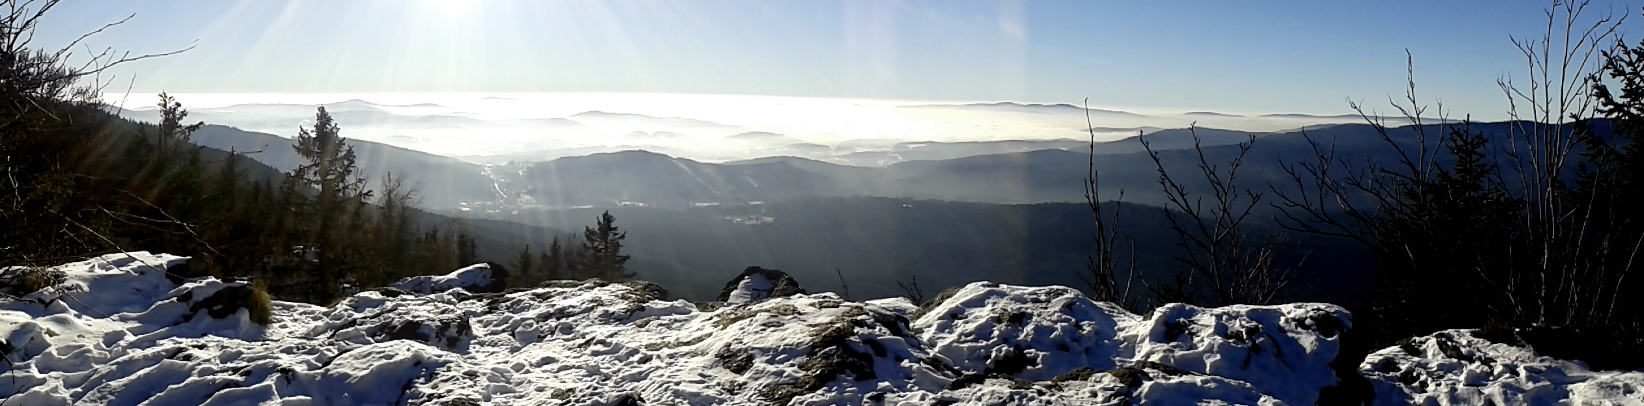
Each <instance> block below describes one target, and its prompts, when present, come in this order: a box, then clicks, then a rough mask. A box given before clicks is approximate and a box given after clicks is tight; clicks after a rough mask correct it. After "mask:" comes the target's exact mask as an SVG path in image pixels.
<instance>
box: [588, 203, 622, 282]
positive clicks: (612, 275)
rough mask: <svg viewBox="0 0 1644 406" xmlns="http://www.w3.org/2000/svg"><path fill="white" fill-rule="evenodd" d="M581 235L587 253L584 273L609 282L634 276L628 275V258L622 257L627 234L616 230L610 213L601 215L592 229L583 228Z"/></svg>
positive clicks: (614, 221)
mask: <svg viewBox="0 0 1644 406" xmlns="http://www.w3.org/2000/svg"><path fill="white" fill-rule="evenodd" d="M582 235H583V243H582V248H583V250H585V251H587V256H586V257H584V262H583V263H584V264H585V266H584V269H585V272H588V273H591V274H592V276H594V277H596V278H600V279H605V280H609V281H622V280H627V279H628V278H632V277H633V276H634V275H633V274H630V273H628V266H627V262H628V256H627V255H622V240H624V239H626V238H628V233H625V232H621V231H618V230H617V226H616V217H615V216H612V215H611V212H610V211H606V212H605V213H604V214H601V215H600V216H599V219H598V220H597V222H596V223H595V224H594V227H584V228H583V234H582Z"/></svg>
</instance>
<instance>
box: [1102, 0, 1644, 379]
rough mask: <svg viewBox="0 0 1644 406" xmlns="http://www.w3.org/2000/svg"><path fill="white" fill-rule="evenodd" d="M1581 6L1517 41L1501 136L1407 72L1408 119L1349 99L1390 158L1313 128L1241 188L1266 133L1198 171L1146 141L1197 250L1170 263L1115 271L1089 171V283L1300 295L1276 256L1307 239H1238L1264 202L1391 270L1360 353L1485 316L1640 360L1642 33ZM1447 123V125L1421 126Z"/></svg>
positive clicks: (1560, 346)
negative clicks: (1144, 272)
mask: <svg viewBox="0 0 1644 406" xmlns="http://www.w3.org/2000/svg"><path fill="white" fill-rule="evenodd" d="M1585 7H1586V3H1585V2H1557V3H1554V5H1553V7H1552V9H1551V10H1550V11H1549V12H1548V13H1547V15H1548V18H1549V20H1550V22H1549V25H1548V26H1549V27H1550V28H1549V31H1548V33H1547V35H1546V36H1545V38H1544V39H1539V40H1534V41H1520V42H1515V44H1516V45H1518V46H1519V48H1520V50H1521V51H1522V52H1523V54H1524V55H1525V56H1526V57H1527V62H1528V66H1530V70H1531V72H1530V73H1531V75H1530V76H1529V77H1530V82H1529V83H1514V82H1512V81H1510V80H1503V81H1502V82H1501V85H1502V88H1503V90H1504V91H1505V93H1506V95H1507V98H1508V102H1509V103H1510V104H1509V109H1508V112H1509V114H1511V117H1510V118H1511V121H1509V122H1508V125H1506V126H1504V127H1505V128H1506V130H1505V131H1504V133H1501V134H1496V133H1488V134H1487V133H1484V132H1479V131H1475V130H1474V129H1473V127H1472V126H1471V125H1469V124H1468V120H1465V119H1463V120H1451V119H1450V117H1448V116H1446V115H1445V113H1444V112H1443V111H1442V110H1440V111H1435V112H1429V111H1428V110H1427V107H1426V106H1424V105H1422V104H1421V103H1420V102H1419V100H1418V99H1417V98H1416V88H1415V80H1414V77H1413V73H1412V77H1411V80H1410V87H1409V89H1408V92H1407V97H1406V98H1405V100H1403V101H1402V102H1399V103H1396V104H1395V105H1394V106H1393V107H1394V108H1395V109H1397V110H1398V111H1400V112H1402V113H1403V114H1404V116H1405V118H1407V119H1408V122H1409V125H1408V126H1407V127H1403V128H1395V127H1393V126H1391V125H1388V124H1387V123H1385V122H1383V121H1382V119H1380V118H1375V117H1376V116H1375V115H1374V114H1368V113H1364V110H1363V108H1362V107H1361V106H1359V105H1357V104H1354V105H1353V106H1352V107H1353V108H1355V109H1357V110H1359V111H1360V112H1361V114H1363V115H1364V116H1365V118H1366V119H1367V121H1370V124H1371V126H1372V127H1373V128H1374V129H1375V130H1376V131H1375V132H1376V136H1378V137H1379V138H1380V140H1379V141H1380V142H1381V144H1383V146H1384V147H1386V148H1389V149H1390V150H1391V151H1394V152H1395V153H1396V154H1395V156H1396V159H1393V160H1390V161H1379V162H1378V161H1373V160H1371V161H1358V160H1349V159H1346V158H1341V157H1338V156H1337V155H1336V152H1335V148H1334V144H1333V142H1334V141H1332V140H1321V139H1312V138H1309V142H1310V143H1311V145H1312V147H1313V152H1314V154H1313V156H1310V157H1299V158H1300V159H1298V160H1293V161H1288V162H1285V163H1284V170H1283V172H1284V173H1282V174H1279V176H1278V177H1277V179H1269V181H1270V182H1272V183H1271V184H1270V186H1269V187H1268V188H1267V190H1243V189H1240V188H1239V186H1238V183H1237V182H1235V181H1234V178H1235V176H1236V174H1237V171H1238V168H1239V166H1240V163H1241V161H1242V159H1243V157H1244V156H1245V154H1244V152H1246V151H1248V150H1249V149H1250V148H1251V144H1252V143H1255V142H1256V139H1255V138H1252V139H1251V140H1250V141H1248V142H1246V143H1244V144H1241V145H1239V146H1237V148H1239V151H1238V153H1237V154H1236V155H1235V156H1236V158H1234V159H1233V160H1232V161H1229V162H1215V161H1213V160H1207V159H1206V155H1205V153H1204V149H1202V148H1194V151H1196V152H1197V153H1198V154H1197V155H1196V156H1194V155H1193V152H1187V153H1185V154H1184V155H1186V156H1181V157H1178V159H1195V158H1196V159H1197V164H1198V168H1199V169H1200V170H1201V172H1202V178H1201V177H1200V175H1201V174H1171V173H1167V172H1166V171H1165V170H1164V168H1165V167H1166V165H1165V164H1163V163H1160V156H1161V155H1160V153H1158V152H1155V151H1152V150H1151V149H1150V150H1149V153H1150V154H1151V155H1152V156H1153V158H1154V161H1155V163H1157V164H1158V168H1159V185H1160V187H1161V188H1162V189H1163V190H1164V192H1165V194H1166V195H1167V197H1168V202H1169V204H1168V208H1167V211H1169V212H1170V213H1172V214H1170V215H1169V216H1168V217H1169V218H1170V219H1171V220H1172V227H1171V228H1172V230H1173V231H1174V232H1175V233H1176V234H1177V235H1178V236H1179V238H1178V242H1179V244H1178V245H1179V246H1180V247H1181V248H1182V249H1183V250H1184V251H1185V252H1186V253H1185V254H1183V255H1182V256H1180V257H1178V258H1177V261H1178V262H1179V264H1180V269H1181V270H1180V272H1179V273H1177V274H1175V275H1174V277H1167V278H1152V279H1142V280H1131V279H1126V277H1128V276H1129V275H1134V274H1135V273H1134V272H1129V273H1127V272H1124V271H1123V269H1119V264H1122V263H1123V261H1118V260H1116V258H1119V257H1120V256H1121V255H1122V254H1123V251H1122V249H1123V248H1124V247H1125V242H1124V241H1119V240H1117V239H1115V238H1114V237H1113V236H1114V235H1117V234H1116V233H1115V230H1114V228H1113V224H1114V223H1115V221H1116V217H1114V216H1115V214H1114V213H1112V212H1111V211H1108V212H1106V213H1104V212H1103V206H1100V205H1097V204H1095V202H1097V201H1099V200H1098V196H1097V195H1096V193H1095V191H1096V190H1097V188H1096V185H1097V184H1096V182H1097V181H1098V179H1099V178H1098V177H1097V176H1096V175H1097V174H1096V173H1094V169H1093V170H1092V173H1091V176H1090V178H1089V181H1087V190H1089V191H1090V193H1089V194H1088V195H1087V198H1088V199H1089V202H1090V203H1091V206H1090V207H1091V211H1092V212H1093V213H1094V214H1095V219H1096V223H1095V224H1094V226H1095V228H1096V229H1097V234H1098V235H1097V237H1096V240H1095V242H1094V247H1095V252H1096V253H1095V254H1094V255H1092V259H1091V261H1090V265H1089V267H1088V269H1087V270H1086V271H1085V272H1084V274H1085V275H1087V276H1088V277H1089V279H1088V280H1090V281H1091V290H1092V291H1093V292H1095V294H1096V297H1098V298H1101V299H1104V300H1114V301H1124V300H1126V299H1132V300H1134V298H1136V297H1137V296H1142V297H1146V298H1148V299H1150V300H1154V301H1187V302H1192V303H1198V304H1206V305H1226V304H1237V303H1256V304H1260V303H1271V302H1282V301H1287V300H1291V299H1292V298H1294V297H1295V296H1293V295H1294V292H1295V291H1296V290H1295V288H1297V287H1296V286H1294V285H1290V284H1289V283H1290V282H1292V281H1293V279H1292V278H1291V277H1290V276H1289V275H1291V274H1292V273H1291V270H1292V269H1294V268H1293V266H1294V264H1293V263H1285V262H1284V261H1275V260H1274V258H1276V257H1275V256H1274V253H1275V252H1277V251H1279V250H1284V249H1295V248H1285V247H1283V246H1282V244H1275V243H1274V242H1272V241H1264V240H1263V239H1262V236H1260V235H1243V236H1241V235H1240V231H1239V230H1240V229H1241V228H1242V227H1241V223H1242V222H1243V221H1244V219H1245V218H1247V217H1248V216H1249V215H1250V214H1251V213H1253V212H1255V211H1254V210H1253V209H1254V208H1255V207H1257V205H1258V204H1261V205H1268V206H1270V207H1271V209H1273V212H1275V213H1277V214H1276V215H1275V216H1274V219H1273V220H1275V221H1276V222H1278V223H1279V224H1281V225H1282V226H1283V227H1285V228H1288V229H1290V230H1293V231H1299V232H1305V233H1311V234H1314V235H1319V236H1325V237H1332V238H1340V239H1346V240H1351V241H1354V242H1357V243H1358V244H1360V245H1362V246H1364V247H1366V248H1368V249H1369V250H1370V251H1371V252H1373V253H1374V254H1375V256H1376V259H1377V264H1376V269H1377V271H1378V274H1379V282H1378V283H1377V285H1376V287H1375V290H1374V293H1373V294H1372V295H1371V297H1369V298H1367V303H1368V305H1367V306H1364V307H1363V308H1360V309H1355V317H1354V327H1355V329H1356V330H1358V331H1359V333H1358V335H1359V336H1361V337H1364V338H1362V339H1360V340H1362V341H1359V342H1357V343H1355V344H1354V346H1357V347H1359V348H1358V349H1356V351H1367V350H1369V349H1374V348H1385V347H1386V346H1390V345H1393V344H1394V343H1396V342H1397V341H1398V340H1400V339H1404V338H1408V337H1411V336H1414V335H1421V334H1429V333H1432V332H1434V331H1438V330H1443V329H1455V328H1481V330H1479V332H1478V334H1479V335H1481V336H1484V337H1487V338H1489V339H1492V340H1498V341H1501V342H1505V343H1508V344H1517V343H1521V342H1529V343H1531V344H1532V345H1534V346H1535V348H1536V350H1537V351H1539V352H1541V353H1542V354H1544V355H1552V356H1557V357H1568V358H1575V359H1581V360H1585V361H1587V362H1589V363H1590V364H1592V365H1593V366H1594V367H1597V368H1601V369H1602V368H1622V369H1636V368H1640V367H1644V350H1640V348H1644V301H1640V300H1638V298H1637V292H1639V291H1640V290H1639V289H1638V288H1637V286H1638V284H1639V283H1641V282H1644V281H1640V279H1641V278H1644V275H1641V274H1640V273H1641V272H1639V271H1638V268H1639V267H1640V265H1639V264H1641V262H1640V260H1641V259H1644V258H1640V254H1641V253H1644V252H1641V251H1644V145H1641V143H1640V142H1638V141H1639V140H1640V138H1639V137H1641V136H1644V42H1640V43H1637V44H1628V43H1625V42H1622V41H1621V40H1619V39H1618V38H1616V37H1614V36H1613V35H1614V34H1615V33H1616V32H1618V29H1619V28H1618V27H1619V25H1618V24H1619V20H1618V19H1617V20H1612V19H1611V18H1609V16H1605V17H1602V18H1599V19H1597V21H1596V22H1593V23H1591V24H1590V25H1586V26H1583V25H1582V24H1583V23H1581V21H1587V20H1586V19H1585V18H1584V17H1583V16H1582V12H1583V11H1584V9H1585ZM1583 69H1585V70H1583ZM1435 119H1436V120H1438V122H1441V123H1444V124H1439V125H1430V124H1425V123H1430V122H1433V120H1435ZM1406 137H1413V138H1414V139H1413V140H1411V139H1407V138H1406ZM1143 140H1144V143H1145V141H1146V138H1145V137H1144V138H1143ZM1093 159H1094V158H1093ZM1092 168H1094V164H1093V165H1092ZM1184 175H1187V177H1193V178H1195V179H1202V180H1199V183H1201V184H1204V185H1207V186H1206V187H1205V188H1202V189H1190V188H1186V187H1184V186H1182V183H1181V182H1178V181H1177V180H1176V179H1181V178H1182V177H1184ZM1127 287H1131V288H1132V289H1135V290H1137V291H1138V292H1141V294H1140V295H1130V292H1131V290H1132V289H1126V288H1127ZM1349 351H1350V352H1351V351H1355V350H1352V349H1350V350H1349Z"/></svg>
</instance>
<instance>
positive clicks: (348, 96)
mask: <svg viewBox="0 0 1644 406" xmlns="http://www.w3.org/2000/svg"><path fill="white" fill-rule="evenodd" d="M172 96H174V97H176V99H177V100H178V101H179V102H181V103H183V105H184V106H185V107H186V108H188V109H189V110H190V111H191V112H192V115H191V116H190V121H195V120H203V121H206V122H207V123H208V124H221V125H227V126H232V127H237V128H240V129H244V130H248V131H256V132H264V133H269V134H274V135H278V136H282V137H287V138H290V137H294V136H295V135H296V133H297V131H298V128H299V127H301V126H307V125H310V124H311V121H312V118H313V113H314V111H313V108H314V107H316V106H321V105H325V106H328V110H329V111H331V112H332V114H333V115H338V116H339V124H340V125H341V127H342V130H343V136H345V137H349V138H354V139H363V140H369V141H374V142H381V143H386V144H390V145H395V146H399V147H404V148H409V149H415V150H419V151H424V152H428V153H433V154H438V155H446V156H496V155H520V154H529V153H532V152H538V151H560V152H558V153H551V152H550V153H547V154H546V155H544V157H545V158H552V157H556V156H565V155H582V153H567V152H579V151H580V152H601V151H608V150H613V149H648V150H656V151H659V152H665V153H673V154H676V155H681V156H684V157H688V158H692V159H698V160H705V161H728V160H737V159H750V158H760V157H765V156H773V155H806V154H803V153H791V154H783V153H782V152H783V151H786V150H787V149H791V148H810V149H816V148H820V147H828V148H833V149H835V150H838V151H839V153H841V154H843V153H850V152H859V151H860V150H862V149H864V148H866V149H874V148H878V147H888V146H890V145H893V144H896V143H906V142H967V141H1005V140H1026V141H1033V140H1064V139H1072V140H1081V141H1082V140H1088V139H1089V138H1090V133H1089V131H1090V128H1091V127H1095V128H1096V130H1095V131H1096V133H1097V134H1096V138H1097V141H1111V140H1118V139H1123V138H1126V137H1131V136H1135V135H1137V134H1138V133H1139V132H1151V131H1155V130H1158V129H1170V128H1185V127H1187V126H1189V125H1194V124H1196V125H1198V126H1199V127H1204V128H1218V129H1227V130H1235V131H1248V132H1273V131H1284V130H1293V129H1297V128H1301V127H1305V126H1316V125H1325V124H1335V123H1354V122H1362V121H1363V120H1362V119H1359V118H1357V117H1356V116H1353V115H1354V114H1355V113H1354V112H1353V111H1352V110H1351V109H1348V108H1347V106H1345V103H1344V105H1343V106H1342V108H1341V109H1340V111H1339V115H1340V116H1333V117H1326V116H1314V117H1302V116H1281V117H1272V116H1265V115H1272V114H1293V112H1286V111H1274V112H1249V111H1219V112H1205V111H1196V112H1189V111H1173V110H1164V109H1133V108H1126V107H1122V106H1113V105H1108V104H1097V103H1096V102H1092V103H1091V104H1090V106H1089V108H1090V112H1091V114H1090V116H1089V117H1088V119H1089V121H1088V122H1087V117H1086V116H1085V114H1084V110H1083V109H1082V108H1080V106H1079V104H1081V103H1083V101H1070V102H1068V103H1059V104H1032V103H1020V102H1013V101H980V100H979V101H974V102H955V101H928V100H890V99H845V98H817V97H786V96H748V95H697V94H667V93H614V92H604V93H175V94H172ZM104 98H105V100H106V101H108V102H109V103H110V104H113V105H115V106H117V107H122V108H124V109H127V110H128V113H127V116H128V117H130V118H133V119H138V120H152V119H153V117H150V116H153V115H155V114H156V113H155V111H154V110H155V107H154V105H153V104H154V101H155V100H156V98H155V96H154V95H148V94H124V93H121V94H105V96H104ZM354 101H363V102H365V103H363V104H362V103H354ZM598 113H608V114H598ZM1207 113H1216V114H1207ZM1087 123H1088V124H1087ZM841 147H849V149H839V148H841Z"/></svg>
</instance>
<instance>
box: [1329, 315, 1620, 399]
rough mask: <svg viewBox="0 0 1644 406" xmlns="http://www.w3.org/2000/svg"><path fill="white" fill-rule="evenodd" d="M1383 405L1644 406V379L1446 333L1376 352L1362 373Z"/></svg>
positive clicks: (1465, 334)
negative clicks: (1601, 370) (1592, 369)
mask: <svg viewBox="0 0 1644 406" xmlns="http://www.w3.org/2000/svg"><path fill="white" fill-rule="evenodd" d="M1359 373H1360V374H1361V375H1364V377H1365V378H1368V379H1370V383H1371V385H1372V386H1373V387H1375V389H1376V404H1377V405H1405V404H1419V405H1482V404H1497V405H1644V372H1640V371H1632V372H1625V371H1612V372H1595V371H1591V370H1588V369H1587V366H1586V365H1584V364H1582V363H1579V362H1570V361H1562V360H1557V359H1553V358H1549V357H1545V356H1542V355H1540V354H1537V353H1536V352H1535V351H1533V350H1531V349H1528V348H1524V347H1520V346H1513V345H1506V344H1500V343H1493V342H1490V341H1489V340H1485V339H1482V338H1478V337H1475V336H1474V335H1473V333H1472V331H1471V330H1446V331H1440V332H1437V333H1433V334H1431V335H1427V336H1422V337H1415V338H1412V339H1410V340H1408V341H1407V342H1404V343H1401V344H1400V345H1398V346H1394V347H1390V348H1386V349H1383V350H1381V351H1377V352H1375V353H1373V354H1370V356H1369V357H1366V358H1365V360H1364V363H1363V364H1360V365H1359Z"/></svg>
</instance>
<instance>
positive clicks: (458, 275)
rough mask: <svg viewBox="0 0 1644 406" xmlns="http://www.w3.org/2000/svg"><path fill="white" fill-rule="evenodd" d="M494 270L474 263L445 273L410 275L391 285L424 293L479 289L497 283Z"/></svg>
mask: <svg viewBox="0 0 1644 406" xmlns="http://www.w3.org/2000/svg"><path fill="white" fill-rule="evenodd" d="M492 272H493V271H492V269H491V265H490V264H474V265H469V266H467V267H465V268H462V269H458V270H455V271H451V273H448V274H445V275H437V276H412V277H408V278H405V279H401V280H400V281H399V282H395V283H394V284H393V285H389V287H391V288H395V289H400V290H404V291H407V292H411V293H423V294H428V293H438V292H444V291H447V290H451V289H454V288H463V289H467V290H469V291H479V290H481V289H479V288H488V287H491V286H494V285H497V283H496V279H497V278H496V277H495V276H494V275H492Z"/></svg>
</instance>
